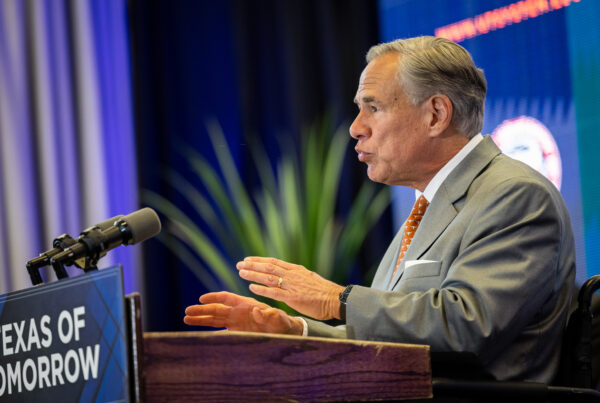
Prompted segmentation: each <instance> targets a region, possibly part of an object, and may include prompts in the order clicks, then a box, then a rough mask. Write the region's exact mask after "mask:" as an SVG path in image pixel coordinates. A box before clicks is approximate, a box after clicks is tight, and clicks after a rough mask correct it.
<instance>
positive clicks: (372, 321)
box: [184, 37, 575, 382]
mask: <svg viewBox="0 0 600 403" xmlns="http://www.w3.org/2000/svg"><path fill="white" fill-rule="evenodd" d="M367 62H368V65H367V66H366V68H365V70H364V71H363V73H362V75H361V78H360V82H359V86H358V91H357V93H356V98H355V102H356V104H357V105H358V108H359V112H358V116H357V117H356V119H355V121H354V122H353V124H352V126H351V127H350V134H351V136H352V137H353V138H354V139H356V140H357V144H356V151H357V153H358V158H359V160H360V161H362V162H364V163H366V164H367V167H368V169H367V173H368V176H369V178H370V179H371V180H373V181H376V182H381V183H386V184H389V185H403V186H409V187H412V188H414V189H416V192H417V196H419V199H418V201H419V204H418V205H417V204H416V205H415V210H414V213H415V215H414V216H413V215H411V217H410V219H409V221H407V223H406V224H405V225H404V226H403V227H402V228H401V229H400V231H399V232H398V234H397V235H396V237H395V238H394V240H393V241H392V244H391V245H390V247H389V248H388V250H387V252H386V254H385V256H384V257H383V260H382V261H381V264H380V265H379V268H378V270H377V273H376V275H375V278H374V280H373V284H372V286H371V287H363V286H359V285H354V286H352V285H351V286H347V287H345V286H340V285H338V284H334V283H332V282H330V281H328V280H326V279H323V278H322V277H320V276H318V275H317V274H316V273H314V272H312V271H310V270H307V269H306V268H304V267H302V266H299V265H295V264H291V263H287V262H284V261H281V260H278V259H274V258H262V257H248V258H246V259H244V261H242V262H239V263H238V264H237V268H238V270H239V274H240V276H241V277H242V278H244V279H246V280H248V281H252V282H254V283H255V284H252V285H250V289H251V291H252V292H254V293H255V294H258V295H263V296H266V297H269V298H273V299H276V300H279V301H283V302H285V303H287V304H288V305H289V306H291V307H292V308H294V309H296V310H297V311H298V312H301V313H302V314H303V315H306V316H307V317H311V318H314V319H317V320H313V319H307V318H297V317H291V316H289V315H287V314H285V313H284V312H282V311H280V310H278V309H274V308H271V307H269V306H268V305H266V304H263V303H260V302H258V301H256V300H254V299H252V298H247V297H241V296H237V295H235V294H231V293H227V292H221V293H210V294H206V295H203V296H202V297H201V298H200V302H201V303H202V305H194V306H191V307H188V309H187V310H186V315H187V316H186V317H185V319H184V320H185V322H186V323H188V324H192V325H204V326H216V327H227V328H229V329H232V330H249V331H263V332H275V333H289V334H305V335H311V336H312V335H314V336H327V337H345V338H356V339H362V340H382V341H395V342H405V343H418V344H428V345H430V346H431V349H432V351H434V352H435V351H439V352H447V351H451V352H471V353H474V354H475V355H476V356H477V358H478V359H479V361H480V362H481V363H482V365H483V366H484V368H485V369H486V370H487V371H489V372H490V373H491V374H493V375H494V376H495V377H496V378H497V379H522V380H535V381H544V382H547V381H550V380H552V378H553V377H554V374H555V372H556V369H557V365H558V359H559V354H560V340H561V335H562V332H563V329H564V327H565V322H566V319H567V315H568V307H569V303H570V299H571V292H572V287H573V279H574V273H575V257H574V256H575V253H574V242H573V234H572V230H571V224H570V221H569V215H568V212H567V209H566V207H565V205H564V202H563V200H562V198H561V196H560V193H559V192H558V191H557V189H556V188H555V187H554V186H553V185H552V184H551V183H550V182H549V181H548V180H546V179H545V178H544V177H543V176H542V175H540V174H538V173H537V172H535V171H534V170H532V169H531V168H529V167H528V166H526V165H524V164H522V163H520V162H518V161H515V160H513V159H511V158H509V157H507V156H505V155H503V154H502V153H501V152H500V150H499V149H498V148H497V147H496V145H495V144H494V143H493V142H492V140H491V139H490V138H489V137H488V136H485V137H484V136H482V135H481V134H480V131H481V127H482V122H483V105H484V100H485V93H486V81H485V78H484V75H483V71H481V70H480V69H478V68H477V67H475V65H474V63H473V61H472V59H471V57H470V55H469V54H468V53H467V52H466V50H464V49H463V48H462V47H460V46H459V45H457V44H454V43H452V42H450V41H448V40H445V39H441V38H434V37H419V38H412V39H407V40H397V41H394V42H391V43H385V44H381V45H377V46H375V47H373V48H372V49H371V50H370V51H369V53H368V54H367ZM419 210H420V211H419ZM415 230H416V231H415ZM333 318H337V319H343V320H344V321H345V323H346V325H344V326H339V327H332V326H328V325H326V324H324V323H322V322H319V321H320V320H327V319H333Z"/></svg>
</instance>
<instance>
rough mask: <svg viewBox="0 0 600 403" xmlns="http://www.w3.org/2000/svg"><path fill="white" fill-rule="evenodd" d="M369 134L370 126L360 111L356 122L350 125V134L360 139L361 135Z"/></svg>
mask: <svg viewBox="0 0 600 403" xmlns="http://www.w3.org/2000/svg"><path fill="white" fill-rule="evenodd" d="M367 135H368V127H367V125H365V123H364V119H363V117H362V113H361V112H359V113H358V115H356V118H354V122H352V124H351V125H350V136H352V138H354V139H356V140H359V139H360V138H361V137H365V136H367Z"/></svg>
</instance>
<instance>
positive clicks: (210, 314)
mask: <svg viewBox="0 0 600 403" xmlns="http://www.w3.org/2000/svg"><path fill="white" fill-rule="evenodd" d="M200 302H201V303H202V304H203V305H191V306H188V307H187V308H186V310H185V315H186V316H185V317H184V318H183V321H184V322H185V323H186V324H188V325H196V326H212V327H225V328H227V329H229V330H241V331H247V332H261V333H281V334H296V335H301V334H302V327H303V324H302V321H301V320H300V319H298V318H294V317H291V316H289V315H288V314H286V313H285V312H283V311H282V310H280V309H275V308H271V307H270V306H269V305H267V304H263V303H262V302H258V301H257V300H255V299H254V298H248V297H242V296H239V295H236V294H232V293H230V292H225V291H223V292H215V293H208V294H204V295H202V296H201V297H200Z"/></svg>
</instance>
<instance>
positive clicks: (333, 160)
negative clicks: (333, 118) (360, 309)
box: [143, 121, 389, 294]
mask: <svg viewBox="0 0 600 403" xmlns="http://www.w3.org/2000/svg"><path fill="white" fill-rule="evenodd" d="M207 131H208V134H209V138H210V141H211V144H212V149H213V151H214V153H215V155H216V160H217V161H218V163H217V164H212V165H211V164H210V163H209V162H208V161H207V159H206V158H205V157H203V156H202V155H200V154H199V153H198V152H196V151H194V150H191V149H189V148H185V149H183V150H182V153H183V154H184V156H185V158H186V160H187V162H188V163H189V165H190V167H191V171H192V172H193V173H194V175H195V176H196V177H197V180H198V181H199V183H201V185H202V187H203V188H204V190H205V191H204V192H201V191H200V190H199V189H198V188H197V187H196V186H194V185H193V184H192V182H191V181H190V180H188V179H186V178H185V177H184V176H183V175H182V174H180V173H178V172H176V171H175V170H169V171H167V173H166V179H167V181H168V183H169V184H170V185H171V186H173V187H174V188H175V189H176V190H177V191H178V192H179V193H181V194H182V195H183V196H184V197H185V198H186V199H187V200H188V201H189V202H190V204H191V206H193V209H194V210H195V213H194V214H197V218H194V217H192V216H190V215H189V214H186V213H184V211H183V210H182V209H181V208H180V207H178V206H176V205H175V204H174V203H172V202H171V201H169V200H167V199H166V198H165V197H163V196H161V195H159V194H157V193H154V192H150V191H146V192H144V195H143V197H144V199H145V201H146V202H147V203H149V204H150V205H151V206H153V207H154V208H156V209H157V210H158V211H159V212H160V213H161V214H162V215H163V216H164V217H165V218H166V220H165V224H166V225H165V229H166V231H163V234H162V235H161V236H160V238H159V239H160V240H161V241H162V242H164V243H165V244H166V245H167V247H169V248H170V249H171V250H172V251H173V252H174V253H175V254H176V255H177V256H178V257H179V258H180V259H181V260H182V261H183V262H184V263H185V264H186V266H187V267H188V268H189V269H190V270H192V271H193V272H194V273H195V275H196V276H197V277H198V279H199V280H200V281H201V282H202V283H203V285H204V286H205V287H206V288H207V289H208V290H219V289H221V288H223V287H225V288H228V289H229V290H231V291H233V292H236V293H240V294H248V289H247V284H245V282H243V281H242V280H241V279H240V278H239V277H238V275H237V270H236V269H235V267H234V264H235V262H237V261H239V260H240V259H242V258H243V257H245V256H250V255H253V256H273V257H277V258H280V259H283V260H287V261H290V262H294V263H298V264H301V265H303V266H305V267H307V268H309V269H311V270H314V271H316V272H317V273H318V274H320V275H321V276H323V277H325V278H329V279H331V280H333V281H337V282H340V283H344V282H345V281H346V280H348V276H349V273H350V270H351V267H352V264H353V262H354V260H355V258H356V256H357V253H358V252H359V250H360V246H361V244H362V243H363V241H364V239H365V236H366V235H367V233H368V232H369V230H370V229H371V228H372V226H373V225H374V224H375V223H376V222H377V220H378V219H379V217H380V216H381V214H382V213H383V212H384V210H385V209H386V207H387V206H388V204H389V191H388V189H387V188H381V187H379V186H377V185H376V184H374V183H371V182H365V183H364V184H362V185H361V188H360V190H359V192H358V195H357V197H356V198H355V199H354V201H353V202H352V204H351V206H350V208H349V210H348V212H347V214H346V215H345V216H343V217H342V216H340V215H339V214H336V205H337V202H338V190H339V185H340V178H341V175H342V168H343V164H344V156H345V153H346V149H347V147H348V141H349V138H350V137H349V136H348V134H347V133H348V132H347V128H343V127H340V128H338V129H337V130H332V127H331V125H330V124H328V123H327V121H325V122H324V123H322V124H320V125H315V126H314V127H312V128H310V129H308V130H307V131H306V133H305V134H304V135H303V136H302V140H301V143H302V144H301V147H299V148H298V147H294V146H291V145H282V146H281V147H280V148H281V155H280V158H279V159H278V161H275V162H273V161H271V160H270V159H269V158H268V157H267V154H266V152H265V151H264V147H263V146H262V145H261V144H257V143H254V144H252V145H251V155H252V161H253V166H254V168H255V169H256V172H257V176H258V178H259V182H260V186H258V187H256V188H253V189H248V187H247V186H246V185H245V184H244V182H243V181H242V179H241V175H240V172H239V169H238V168H237V167H236V164H235V162H234V159H233V157H232V153H231V150H230V148H229V147H228V146H227V142H226V140H225V136H224V134H223V132H222V130H221V128H220V126H219V125H218V123H216V122H215V121H212V122H208V123H207ZM213 165H216V166H213Z"/></svg>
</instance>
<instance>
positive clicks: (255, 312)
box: [251, 306, 265, 325]
mask: <svg viewBox="0 0 600 403" xmlns="http://www.w3.org/2000/svg"><path fill="white" fill-rule="evenodd" d="M251 314H252V318H253V319H254V321H256V323H259V324H261V325H263V324H264V323H265V316H264V315H263V312H262V309H260V308H259V307H257V306H255V307H254V308H252V311H251Z"/></svg>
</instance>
